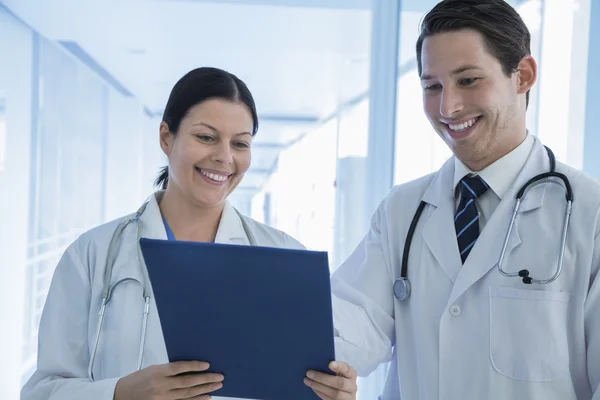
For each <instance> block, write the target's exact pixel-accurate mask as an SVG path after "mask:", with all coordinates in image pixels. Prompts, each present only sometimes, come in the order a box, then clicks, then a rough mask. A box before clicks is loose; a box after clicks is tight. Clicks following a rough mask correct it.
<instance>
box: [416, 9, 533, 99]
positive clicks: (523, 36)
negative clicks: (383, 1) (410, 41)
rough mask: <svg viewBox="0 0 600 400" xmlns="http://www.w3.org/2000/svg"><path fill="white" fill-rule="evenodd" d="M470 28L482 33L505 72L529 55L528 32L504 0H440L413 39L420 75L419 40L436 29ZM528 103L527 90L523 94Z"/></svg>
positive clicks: (508, 73)
mask: <svg viewBox="0 0 600 400" xmlns="http://www.w3.org/2000/svg"><path fill="white" fill-rule="evenodd" d="M461 29H473V30H475V31H477V32H479V33H480V34H481V35H482V36H483V40H484V43H485V46H486V48H487V50H488V52H489V53H490V54H491V55H492V56H494V57H495V58H496V59H497V60H498V61H499V62H500V64H501V65H502V70H503V71H504V73H505V74H506V76H510V75H511V74H512V73H513V72H516V71H517V69H518V65H519V62H520V61H521V60H522V59H523V57H525V56H527V55H530V54H531V50H530V42H531V35H530V33H529V30H528V29H527V25H525V23H524V22H523V20H522V19H521V16H520V15H519V14H518V13H517V11H516V10H515V9H514V8H512V7H511V6H510V5H509V4H508V3H507V2H505V1H504V0H444V1H442V2H440V3H438V4H437V5H436V6H435V7H434V8H433V9H432V10H431V11H429V12H428V13H427V15H425V17H424V18H423V21H422V22H421V28H420V35H419V38H418V40H417V68H418V71H419V76H421V72H422V65H421V50H422V48H423V41H424V40H425V38H427V37H428V36H432V35H435V34H437V33H444V32H452V31H458V30H461ZM526 99H527V100H526V101H527V104H529V91H528V92H527V95H526Z"/></svg>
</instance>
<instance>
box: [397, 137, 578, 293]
mask: <svg viewBox="0 0 600 400" xmlns="http://www.w3.org/2000/svg"><path fill="white" fill-rule="evenodd" d="M544 147H546V146H544ZM546 152H547V153H548V159H549V160H550V171H549V172H545V173H543V174H539V175H536V176H534V177H533V178H531V179H530V180H529V181H527V183H525V184H524V185H523V186H522V187H521V189H520V190H519V191H518V193H517V196H516V204H515V208H514V210H513V214H512V218H511V219H510V224H509V226H508V230H507V232H506V237H505V238H504V245H503V246H502V251H501V252H500V257H499V259H498V264H497V265H498V271H500V273H501V274H502V275H503V276H506V277H517V276H518V277H520V278H522V279H523V283H524V284H532V283H539V284H547V283H551V282H554V281H555V280H556V279H557V278H558V277H559V276H560V274H561V272H562V267H563V259H564V255H565V246H566V243H567V231H568V228H569V221H570V218H571V211H572V209H573V192H572V190H571V183H570V182H569V178H567V177H566V176H565V175H564V174H561V173H560V172H555V170H556V158H555V157H554V153H553V152H552V150H550V149H549V148H548V147H546ZM548 178H559V179H560V180H561V181H562V185H561V184H560V182H557V181H555V180H553V179H548ZM542 180H546V182H551V183H555V184H557V185H560V186H562V187H564V189H565V197H566V201H567V205H566V209H565V218H564V222H563V230H562V237H561V247H560V252H559V256H558V257H559V258H558V265H557V267H556V270H555V271H554V274H553V275H552V276H551V277H550V278H548V279H534V278H532V277H530V276H529V270H527V269H522V270H520V271H518V272H506V271H505V270H504V269H503V268H502V264H503V262H504V257H505V255H506V248H507V246H508V240H509V238H510V235H511V233H512V231H513V227H514V225H515V221H516V219H517V213H518V212H519V208H520V207H521V202H522V200H523V198H524V197H525V194H526V193H527V191H528V190H529V189H531V188H532V187H534V186H536V185H539V184H540V183H543V182H542ZM426 204H427V203H426V202H425V201H421V203H420V204H419V207H418V208H417V211H416V213H415V215H414V217H413V219H412V222H411V224H410V226H409V228H408V234H407V235H406V241H405V242H404V252H403V254H402V269H401V271H400V278H398V279H396V280H395V281H394V296H395V297H396V298H397V299H398V300H406V299H408V298H409V297H410V291H411V286H410V280H409V279H408V276H407V272H408V253H409V250H410V243H411V242H412V239H413V235H414V233H415V228H416V226H417V223H418V222H419V218H420V217H421V214H422V212H423V209H424V208H425V205H426Z"/></svg>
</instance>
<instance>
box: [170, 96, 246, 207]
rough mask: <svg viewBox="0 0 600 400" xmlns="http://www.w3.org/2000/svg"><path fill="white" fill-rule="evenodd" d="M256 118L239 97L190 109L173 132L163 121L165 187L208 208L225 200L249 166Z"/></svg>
mask: <svg viewBox="0 0 600 400" xmlns="http://www.w3.org/2000/svg"><path fill="white" fill-rule="evenodd" d="M253 127H254V120H253V118H252V114H251V113H250V110H249V109H248V107H247V106H246V105H245V104H244V103H241V102H232V101H229V100H224V99H210V100H206V101H204V102H202V103H200V104H197V105H195V106H193V107H192V108H190V109H189V111H188V113H187V115H186V116H185V117H184V119H183V120H182V121H181V125H180V126H179V131H178V132H177V134H176V135H173V134H172V132H170V131H169V127H168V125H167V124H166V123H165V122H163V123H162V124H161V127H160V144H161V148H162V150H163V151H164V153H165V154H166V155H167V157H168V159H169V184H168V188H167V190H169V189H171V190H176V191H178V192H180V194H182V195H183V196H184V197H186V198H187V199H188V200H190V201H192V202H193V203H195V204H197V205H198V206H201V207H204V208H210V207H216V206H219V205H221V204H222V203H223V202H224V201H225V199H227V197H228V196H229V194H230V193H231V192H233V190H234V189H235V188H236V187H237V186H238V185H239V184H240V182H241V180H242V178H243V177H244V174H245V173H246V171H247V170H248V168H249V167H250V161H251V144H252V138H253V137H252V131H253Z"/></svg>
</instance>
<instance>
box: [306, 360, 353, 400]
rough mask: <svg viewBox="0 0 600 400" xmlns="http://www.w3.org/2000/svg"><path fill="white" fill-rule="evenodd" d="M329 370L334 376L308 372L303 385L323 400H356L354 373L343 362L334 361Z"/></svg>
mask: <svg viewBox="0 0 600 400" xmlns="http://www.w3.org/2000/svg"><path fill="white" fill-rule="evenodd" d="M329 368H330V369H331V370H332V371H333V372H335V373H336V375H329V374H325V373H323V372H318V371H308V372H307V373H306V378H304V384H305V385H306V386H309V387H310V388H311V389H312V390H313V391H314V392H315V393H316V394H317V396H319V398H321V399H323V400H356V392H357V390H358V386H357V385H356V377H357V375H356V371H355V370H354V368H352V367H351V366H350V365H348V364H346V363H345V362H340V361H334V362H332V363H330V364H329Z"/></svg>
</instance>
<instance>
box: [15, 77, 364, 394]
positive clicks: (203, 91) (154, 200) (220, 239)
mask: <svg viewBox="0 0 600 400" xmlns="http://www.w3.org/2000/svg"><path fill="white" fill-rule="evenodd" d="M257 130H258V122H257V116H256V108H255V105H254V100H253V99H252V95H251V94H250V91H249V90H248V88H247V87H246V85H245V84H244V83H243V82H242V81H240V80H239V79H238V78H236V77H235V76H234V75H232V74H230V73H228V72H226V71H222V70H219V69H215V68H199V69H195V70H193V71H191V72H189V73H188V74H187V75H185V76H184V77H183V78H181V80H179V82H177V84H176V85H175V87H174V88H173V90H172V92H171V95H170V97H169V100H168V102H167V106H166V108H165V112H164V116H163V120H162V121H161V123H160V129H159V138H160V146H161V149H162V150H163V152H164V153H165V154H166V156H167V158H168V160H169V165H168V167H165V168H164V170H163V171H162V173H161V175H160V176H159V177H158V179H157V181H156V183H157V185H158V186H159V187H160V188H161V190H158V191H157V192H156V193H154V194H152V195H151V196H150V197H149V198H148V200H147V201H146V202H145V203H144V204H143V205H142V207H141V208H140V209H139V210H138V211H137V212H136V213H134V214H130V215H128V216H124V217H122V218H119V219H117V220H114V221H111V222H109V223H106V224H103V225H101V226H99V227H96V228H94V229H92V230H90V231H88V232H86V233H84V234H83V235H81V236H80V237H79V238H78V239H77V240H76V241H75V242H74V243H72V244H71V245H70V246H69V247H68V249H67V250H66V252H65V254H64V255H63V257H62V259H61V261H60V262H59V263H58V266H57V267H56V270H55V272H54V276H53V279H52V283H51V285H50V290H49V292H48V297H47V300H46V304H45V306H44V311H43V314H42V317H41V321H40V328H39V352H38V360H37V369H36V371H35V373H34V374H33V376H32V377H31V378H30V379H29V381H28V382H27V383H26V384H25V386H24V387H23V389H22V393H21V399H23V400H42V399H44V400H59V399H60V400H75V399H80V398H85V399H109V398H110V399H114V400H138V399H148V398H153V399H156V400H179V399H188V398H194V399H198V400H208V399H209V398H213V399H215V400H217V399H219V397H211V396H210V395H211V394H212V393H213V392H215V391H218V390H219V389H220V388H221V387H223V385H227V380H225V381H224V379H225V377H224V376H223V375H222V374H214V373H209V372H206V370H207V369H208V368H209V364H208V362H214V360H195V361H186V362H179V363H169V358H168V355H167V350H166V346H165V342H164V338H163V335H162V330H161V326H160V321H159V319H158V310H157V309H156V303H155V302H154V301H153V298H152V293H151V290H150V282H147V280H146V279H144V277H143V276H145V274H146V270H145V266H144V264H143V262H141V261H140V259H139V258H138V252H139V247H138V242H139V239H140V238H141V237H145V238H150V239H162V240H165V239H167V240H185V241H196V242H215V243H220V244H233V245H249V246H262V247H277V248H288V249H295V250H301V249H304V246H302V244H300V243H299V242H298V241H296V240H295V239H293V238H292V237H290V236H289V235H287V234H285V233H284V232H281V231H279V230H276V229H274V228H271V227H269V226H266V225H263V224H261V223H259V222H257V221H255V220H253V219H251V218H249V217H247V216H245V215H242V214H241V213H240V212H238V211H237V210H236V209H235V208H234V207H233V206H232V205H231V204H230V203H229V202H228V201H227V198H228V196H229V195H230V194H231V192H232V191H234V190H235V188H236V187H237V186H238V184H239V183H240V181H241V180H242V178H243V176H244V173H245V172H246V171H247V170H248V168H249V167H250V160H251V157H250V153H251V143H252V139H253V137H254V135H255V134H256V131H257ZM117 243H118V245H116V246H113V245H115V244H117ZM109 264H110V266H111V267H110V268H109V267H108V265H109ZM251 266H252V265H248V267H251ZM105 279H106V282H107V286H106V287H108V288H109V289H105ZM123 282H127V284H126V285H120V283H123ZM142 282H144V283H142ZM132 283H133V284H132ZM136 283H137V284H136ZM117 286H118V287H117ZM140 289H142V290H140ZM198 290H202V283H199V284H198ZM107 293H109V294H107ZM109 299H113V300H111V301H110V304H109V303H108V302H109ZM197 307H198V310H199V313H198V314H197V315H194V316H192V318H202V315H203V314H202V313H203V312H204V311H205V310H206V312H221V310H220V309H219V304H218V303H216V302H215V303H214V304H198V305H197ZM98 310H101V311H100V315H101V317H98V315H99V313H98ZM109 310H110V311H109ZM142 310H144V311H143V315H142ZM105 311H106V312H105ZM228 317H230V316H227V315H224V318H228ZM231 318H235V316H231ZM236 322H238V321H236ZM240 324H242V322H240ZM240 327H241V329H242V328H243V325H240ZM90 328H91V329H90ZM94 328H96V329H94ZM140 331H141V332H142V333H141V334H140V336H137V335H135V334H133V333H134V332H140ZM199 345H200V346H211V345H212V344H211V343H200V344H199ZM132 349H134V350H133V352H132ZM135 360H137V363H136V362H135ZM332 361H333V360H332ZM330 369H331V370H332V371H333V373H334V374H335V375H337V376H334V374H331V375H330V374H325V373H322V372H316V371H312V372H311V371H307V372H306V373H307V375H306V377H302V376H299V377H298V380H300V379H304V380H303V381H304V383H305V384H306V385H307V386H309V387H310V388H311V389H312V390H313V391H314V392H315V393H317V394H318V396H319V397H320V398H321V399H338V400H346V399H347V400H353V399H356V397H355V396H356V391H357V388H356V372H355V371H354V370H353V369H352V368H351V367H350V366H349V365H348V364H345V363H343V362H340V361H338V362H337V363H332V364H330ZM190 372H195V374H188V373H190ZM182 374H183V375H182ZM217 395H218V393H217Z"/></svg>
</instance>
